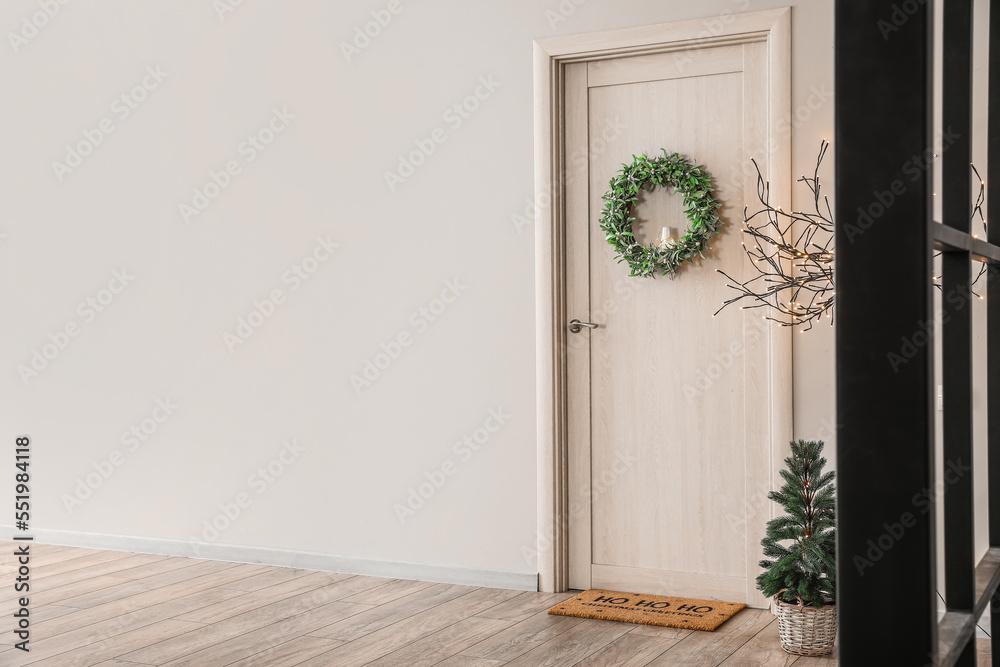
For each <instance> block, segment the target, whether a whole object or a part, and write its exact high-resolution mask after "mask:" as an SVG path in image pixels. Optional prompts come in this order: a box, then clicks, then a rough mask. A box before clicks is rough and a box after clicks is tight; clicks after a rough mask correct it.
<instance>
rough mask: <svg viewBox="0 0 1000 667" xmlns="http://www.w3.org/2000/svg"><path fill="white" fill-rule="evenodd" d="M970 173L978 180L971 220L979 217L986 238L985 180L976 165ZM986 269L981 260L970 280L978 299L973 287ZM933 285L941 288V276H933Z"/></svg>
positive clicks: (938, 254) (987, 232) (974, 290)
mask: <svg viewBox="0 0 1000 667" xmlns="http://www.w3.org/2000/svg"><path fill="white" fill-rule="evenodd" d="M972 173H973V174H975V175H976V180H977V181H979V194H977V195H976V202H975V204H973V206H972V222H973V223H974V222H975V221H976V218H979V220H980V222H982V224H983V238H988V237H989V234H990V230H989V226H988V225H987V224H986V214H985V213H983V206H984V205H985V204H986V181H984V180H983V177H982V176H980V175H979V170H978V169H976V165H972ZM940 256H941V253H937V254H936V255H934V258H935V259H937V258H938V257H940ZM987 271H988V267H987V264H986V262H982V263H981V264H980V265H979V274H978V275H977V276H976V279H975V280H973V281H972V294H973V295H975V296H977V297H979V298H980V299H982V298H983V296H982V295H981V294H977V293H976V289H975V288H976V285H978V284H979V281H980V280H982V279H983V276H985V275H986V272H987ZM934 287H937V288H938V289H942V288H941V276H934Z"/></svg>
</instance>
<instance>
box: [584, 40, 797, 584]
mask: <svg viewBox="0 0 1000 667" xmlns="http://www.w3.org/2000/svg"><path fill="white" fill-rule="evenodd" d="M766 48H767V45H766V44H765V43H761V42H757V43H748V44H740V45H736V46H722V47H713V48H703V49H692V50H688V51H677V52H671V53H666V54H658V55H648V56H641V57H629V58H617V59H611V60H604V61H599V62H593V63H589V64H576V65H570V66H568V67H567V70H566V79H565V82H566V88H565V91H566V92H565V95H566V101H565V104H566V134H565V136H566V151H567V157H568V159H567V173H566V179H567V181H566V182H567V191H566V206H567V240H566V246H567V267H566V270H567V281H568V282H567V315H568V317H569V318H570V319H572V318H579V319H581V320H585V321H591V322H598V323H599V324H600V325H601V326H600V328H599V329H596V330H593V331H584V332H583V333H581V334H578V335H571V336H570V344H569V349H568V353H567V355H568V386H569V395H568V413H569V424H568V429H569V439H570V443H569V445H570V450H569V472H570V481H569V484H570V501H571V506H570V512H569V517H570V519H569V526H570V527H569V533H570V534H569V540H570V585H571V587H573V588H588V587H595V588H608V589H621V590H635V591H642V592H645V593H652V594H657V593H662V594H669V595H681V596H695V597H725V598H726V599H730V600H733V601H750V602H758V603H759V602H760V600H758V599H756V598H755V597H754V595H755V594H754V592H753V577H754V576H755V575H756V567H757V566H756V561H757V560H759V541H760V537H761V536H762V526H763V521H764V520H765V519H766V518H768V517H769V514H770V509H769V507H768V505H767V501H766V491H767V489H768V487H769V480H770V472H769V468H768V466H769V465H770V463H771V459H772V458H773V457H772V451H771V448H772V442H771V438H770V428H769V427H770V424H769V422H768V419H769V417H770V414H771V409H770V406H769V400H770V399H769V395H768V389H767V388H768V387H769V385H770V383H771V379H772V378H771V373H772V366H773V365H775V364H783V363H785V362H784V361H782V360H775V359H771V358H769V356H768V350H769V349H770V348H769V346H768V344H767V342H768V341H767V336H768V335H769V332H768V329H767V327H766V326H764V324H763V323H762V320H761V319H760V315H759V314H758V313H757V311H754V310H749V311H740V310H736V309H730V310H727V311H725V312H723V313H722V314H720V315H719V316H718V317H716V318H714V319H713V317H712V313H714V312H715V311H716V310H717V309H718V307H719V306H720V305H721V304H722V302H723V301H724V300H725V299H726V298H727V297H728V296H729V292H730V291H731V290H729V289H728V288H727V287H726V280H725V278H723V277H722V276H721V275H719V274H718V273H717V271H718V270H724V271H726V272H727V273H728V274H729V275H731V276H733V277H735V278H738V279H742V278H741V277H742V276H744V275H746V277H749V274H748V273H747V271H748V269H749V267H747V266H746V259H745V255H744V254H743V250H742V246H741V240H742V239H741V236H742V234H741V232H740V227H741V222H742V213H743V208H744V206H745V205H750V204H752V203H753V201H754V200H755V198H756V172H755V171H753V166H752V165H751V163H750V158H751V157H753V158H756V159H757V161H758V163H759V164H760V165H761V168H762V170H763V171H764V173H765V174H766V173H767V170H768V163H767V159H768V150H767V149H768V133H767V129H766V128H768V127H769V126H770V125H771V121H770V119H769V118H768V113H769V111H768V104H767V99H766V84H767V80H768V79H767V71H766V69H765V68H766V61H767V58H766V55H767V54H766ZM608 128H614V132H609V130H608ZM661 148H665V149H666V150H667V152H668V153H672V152H678V153H681V154H683V155H686V156H688V157H689V158H690V159H692V160H693V161H695V162H696V163H698V164H704V165H705V167H706V168H707V169H708V170H709V172H710V173H712V174H713V177H714V180H715V184H716V193H715V194H716V196H717V197H718V198H719V199H720V200H721V201H722V202H723V208H722V211H721V214H722V217H723V219H724V220H725V222H726V224H725V226H724V228H723V229H724V231H723V233H722V234H721V235H720V236H718V237H716V238H715V240H714V242H713V243H712V244H711V245H712V249H711V251H710V252H708V253H706V256H705V259H704V260H700V261H698V262H696V263H694V264H688V265H686V266H685V267H684V268H683V269H681V271H680V273H679V275H678V277H677V278H676V279H675V280H670V279H668V278H663V277H660V278H656V279H652V278H641V279H639V278H630V277H628V269H627V266H626V265H624V264H619V263H617V260H616V258H615V257H614V253H613V251H612V249H611V247H610V246H609V245H608V244H607V243H606V242H605V241H604V237H603V233H602V232H601V231H600V228H599V226H598V225H599V219H600V214H601V210H602V209H603V204H604V202H603V201H602V199H601V195H602V194H603V193H604V192H605V191H606V190H607V188H608V182H609V181H610V179H611V178H612V176H614V175H615V174H616V173H617V172H618V171H619V170H620V168H621V165H622V163H624V162H629V161H630V160H631V158H632V155H633V154H639V153H642V152H645V153H647V154H648V155H650V156H651V157H652V156H654V155H658V154H660V149H661ZM575 154H576V155H585V156H586V157H585V159H572V156H573V155H575ZM634 216H635V217H636V218H637V221H636V223H635V232H636V237H637V239H638V240H639V241H641V242H644V243H649V242H651V241H652V240H653V239H654V238H655V237H656V236H657V234H658V232H659V230H660V228H661V227H663V226H667V227H671V228H673V229H675V230H678V231H680V232H683V230H685V229H686V228H687V227H688V225H689V221H688V219H687V217H686V216H685V214H684V208H683V203H682V198H681V196H680V195H678V194H675V193H674V192H673V191H672V189H669V188H668V189H660V190H657V191H655V192H653V193H649V192H646V193H644V194H643V196H641V197H640V202H639V205H638V206H637V207H636V210H635V212H634ZM762 494H763V496H764V499H763V500H762V498H761V496H762Z"/></svg>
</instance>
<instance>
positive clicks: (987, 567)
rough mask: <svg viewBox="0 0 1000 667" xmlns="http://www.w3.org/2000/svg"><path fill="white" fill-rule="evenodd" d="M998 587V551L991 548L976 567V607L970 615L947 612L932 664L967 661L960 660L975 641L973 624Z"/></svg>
mask: <svg viewBox="0 0 1000 667" xmlns="http://www.w3.org/2000/svg"><path fill="white" fill-rule="evenodd" d="M998 585H1000V548H993V547H991V548H990V549H987V551H986V555H985V556H983V558H982V560H980V561H979V565H977V566H976V606H975V608H973V610H972V612H971V613H970V612H967V611H949V612H946V613H945V615H944V617H943V618H942V619H941V621H940V622H939V623H938V659H937V662H935V663H934V664H935V665H953V664H956V661H958V660H962V659H964V660H968V658H963V657H962V656H963V652H964V651H965V650H967V649H968V646H969V644H970V640H973V639H974V638H975V636H976V621H977V619H978V618H979V617H980V616H982V615H983V612H984V611H986V607H987V605H989V604H990V600H991V596H993V595H995V591H996V590H997V587H998ZM993 604H994V605H995V604H996V602H994V603H993ZM991 608H992V607H991ZM990 634H992V633H990Z"/></svg>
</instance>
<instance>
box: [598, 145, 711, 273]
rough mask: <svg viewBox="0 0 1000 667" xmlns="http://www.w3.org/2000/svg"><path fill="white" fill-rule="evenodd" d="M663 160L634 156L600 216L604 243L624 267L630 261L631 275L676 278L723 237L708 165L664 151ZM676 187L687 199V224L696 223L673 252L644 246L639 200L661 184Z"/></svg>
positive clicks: (606, 196) (606, 198) (613, 184)
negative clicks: (638, 232)
mask: <svg viewBox="0 0 1000 667" xmlns="http://www.w3.org/2000/svg"><path fill="white" fill-rule="evenodd" d="M661 150H662V152H663V156H662V157H657V158H653V159H650V158H649V157H648V156H647V155H646V154H645V153H643V154H642V155H641V157H636V156H635V155H633V156H632V163H631V164H624V163H623V164H622V170H621V172H620V173H619V174H617V175H615V176H614V177H613V178H612V179H611V182H610V188H611V189H610V190H609V191H608V192H606V193H604V195H602V197H601V198H602V199H603V200H604V201H605V202H606V203H605V205H604V210H603V211H602V214H601V229H602V230H603V231H604V232H605V239H606V240H607V242H608V244H610V245H611V247H612V248H614V249H615V254H616V256H617V257H618V261H619V263H621V262H623V261H624V262H627V263H628V265H629V267H630V268H631V275H632V277H635V278H639V277H646V276H652V277H654V278H655V277H656V273H657V272H659V273H660V275H661V276H670V277H671V278H673V277H675V276H676V275H677V270H678V269H679V268H680V266H681V265H682V264H684V263H685V262H689V261H692V260H693V259H694V258H695V257H702V258H704V257H705V254H704V252H705V250H707V249H708V243H709V241H710V239H711V237H712V235H713V234H719V233H720V231H721V230H720V229H719V228H720V227H721V225H722V218H720V217H719V208H720V207H721V203H720V202H719V201H718V200H717V199H715V198H714V197H712V194H711V193H712V192H714V191H715V188H713V187H712V177H711V175H710V174H709V173H708V172H707V171H706V170H705V167H704V166H703V165H697V166H695V165H693V164H692V163H691V162H690V161H689V160H688V159H687V158H685V157H683V156H681V155H679V154H678V153H671V154H668V153H667V151H666V149H661ZM658 185H659V186H661V187H665V186H667V185H671V186H673V188H674V192H675V193H679V194H681V195H682V196H683V198H684V199H683V200H684V206H685V208H686V214H687V217H688V220H690V221H691V225H690V227H689V228H688V229H687V231H686V233H685V234H684V235H683V237H682V238H681V239H680V240H679V241H678V242H677V245H676V246H675V247H674V248H673V249H667V250H663V249H660V248H657V247H656V246H654V245H652V244H651V245H649V246H648V247H647V246H642V245H640V244H638V243H636V242H635V235H634V234H633V231H632V223H633V222H635V218H634V217H632V209H633V208H634V207H635V205H636V203H637V202H638V201H639V192H640V191H641V190H643V189H645V190H648V191H650V192H652V191H654V190H655V189H656V186H658Z"/></svg>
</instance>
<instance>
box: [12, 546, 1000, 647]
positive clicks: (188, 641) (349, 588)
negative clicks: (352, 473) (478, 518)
mask: <svg viewBox="0 0 1000 667" xmlns="http://www.w3.org/2000/svg"><path fill="white" fill-rule="evenodd" d="M0 548H2V549H3V554H4V556H3V558H0V582H2V588H0V591H2V592H0V600H2V602H0V619H2V620H0V624H7V625H9V626H10V627H0V665H2V666H4V667H8V666H10V667H15V666H20V665H32V666H34V667H50V666H51V667H71V666H73V667H84V666H87V665H99V666H100V667H135V666H137V665H138V666H141V665H164V666H167V667H226V666H230V667H251V666H254V667H256V666H259V667H293V666H301V667H352V666H360V665H370V666H372V667H388V666H395V665H399V666H401V667H420V666H429V665H439V666H440V667H499V666H500V665H509V666H510V667H536V666H543V665H551V666H553V667H557V666H561V665H566V666H570V665H578V666H579V667H585V666H586V667H611V666H618V667H625V666H628V667H639V666H640V665H651V666H652V665H671V666H675V665H703V666H705V667H709V666H711V665H748V666H749V665H753V666H762V665H792V664H794V665H796V666H797V667H810V666H813V665H816V666H819V665H827V666H832V665H836V664H837V661H836V658H835V657H831V658H823V659H820V658H796V657H794V656H791V655H788V654H786V653H784V652H783V651H782V650H781V648H780V646H779V643H778V629H777V625H776V621H775V620H774V618H773V617H772V616H771V615H770V614H769V613H768V612H764V611H759V610H751V609H747V610H744V611H742V612H740V613H739V614H737V616H736V617H734V618H733V619H732V620H730V621H728V622H727V623H725V624H724V625H723V626H722V627H720V628H719V629H718V630H716V631H715V632H697V631H691V630H675V629H672V628H657V627H651V626H642V625H632V624H629V623H613V622H608V621H592V620H584V619H578V618H569V617H565V616H550V615H548V614H546V610H547V609H548V608H549V607H551V606H552V605H555V604H556V603H558V602H560V601H561V600H563V599H565V598H567V597H569V596H570V594H555V595H552V594H544V593H523V592H519V591H507V590H499V589H493V588H475V587H470V586H456V585H450V584H431V583H426V582H417V581H404V580H396V579H378V578H375V577H363V576H351V575H344V574H333V573H329V572H313V571H308V570H297V569H291V568H282V567H269V566H263V565H244V564H234V563H224V562H217V561H207V560H198V559H192V558H174V557H166V556H150V555H143V554H130V553H125V552H117V551H95V550H91V549H79V548H75V547H58V546H44V545H40V544H34V545H32V547H31V552H32V558H31V568H32V569H31V583H32V590H31V595H30V600H31V622H32V623H31V644H30V646H31V652H30V653H27V654H26V653H24V652H22V651H17V650H15V649H14V648H13V643H14V641H15V638H14V635H13V634H12V630H13V624H12V622H13V617H12V616H11V614H12V613H13V610H14V603H15V602H14V592H13V577H14V574H13V573H14V570H15V565H14V562H13V559H12V558H11V554H12V553H13V551H14V548H13V543H11V542H0ZM987 659H988V654H987ZM981 664H987V663H985V662H982V660H981Z"/></svg>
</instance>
